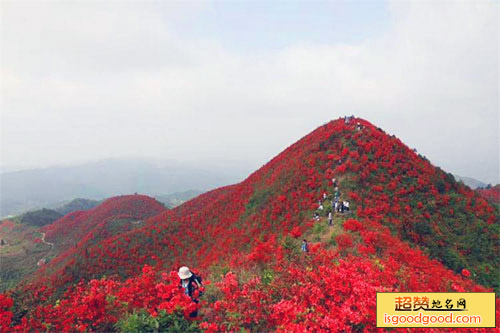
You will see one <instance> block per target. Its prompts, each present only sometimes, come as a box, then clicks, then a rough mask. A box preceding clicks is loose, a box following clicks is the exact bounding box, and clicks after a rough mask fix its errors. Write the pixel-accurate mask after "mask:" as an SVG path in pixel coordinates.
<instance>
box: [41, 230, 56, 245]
mask: <svg viewBox="0 0 500 333" xmlns="http://www.w3.org/2000/svg"><path fill="white" fill-rule="evenodd" d="M42 243H44V244H47V245H50V247H51V248H52V247H54V243H51V242H46V241H45V232H42Z"/></svg>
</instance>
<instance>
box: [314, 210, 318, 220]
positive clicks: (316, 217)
mask: <svg viewBox="0 0 500 333" xmlns="http://www.w3.org/2000/svg"><path fill="white" fill-rule="evenodd" d="M314 220H315V221H319V214H318V212H314Z"/></svg>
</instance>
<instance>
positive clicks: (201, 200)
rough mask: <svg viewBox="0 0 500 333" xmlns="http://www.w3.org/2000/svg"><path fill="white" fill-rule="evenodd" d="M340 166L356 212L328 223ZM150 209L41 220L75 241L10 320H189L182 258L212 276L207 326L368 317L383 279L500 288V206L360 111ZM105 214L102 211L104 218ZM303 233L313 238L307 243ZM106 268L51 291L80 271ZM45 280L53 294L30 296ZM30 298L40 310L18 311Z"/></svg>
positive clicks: (300, 324) (276, 326) (28, 288)
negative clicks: (127, 217)
mask: <svg viewBox="0 0 500 333" xmlns="http://www.w3.org/2000/svg"><path fill="white" fill-rule="evenodd" d="M356 123H359V125H356ZM333 178H335V182H336V183H337V185H338V187H339V188H338V192H340V194H339V196H340V198H341V200H348V201H349V202H350V212H349V213H336V214H335V215H334V226H332V227H329V226H327V225H326V220H325V216H326V214H327V212H328V210H329V209H330V207H331V199H332V197H333V193H334V192H335V189H334V184H333V182H332V180H333ZM324 193H325V194H326V199H323V194H324ZM134 200H135V198H133V199H132V198H131V201H130V202H128V203H127V204H129V205H132V204H133V203H134ZM318 201H319V202H318ZM114 204H115V203H114V202H113V201H110V202H108V203H106V202H105V203H104V204H103V205H102V206H106V207H109V208H108V209H112V208H111V207H113V205H114ZM320 204H321V205H322V206H323V210H320V211H318V213H319V214H320V218H319V220H315V219H313V218H312V217H313V213H314V212H315V211H316V210H317V208H318V206H319V205H320ZM99 207H101V206H99ZM99 207H97V208H96V209H99ZM158 213H159V214H158ZM150 215H151V217H150V218H147V219H145V220H144V221H143V222H142V223H143V225H141V226H139V227H137V228H133V229H127V228H125V229H124V230H123V232H114V233H109V235H110V236H109V237H101V235H102V232H93V231H92V230H90V229H88V228H86V227H85V226H83V227H82V228H78V231H72V230H70V231H67V229H66V228H63V227H62V225H65V226H67V225H70V226H78V223H74V222H72V220H81V217H80V216H72V215H71V214H70V215H68V216H66V217H64V218H63V220H65V222H64V223H62V222H60V221H61V220H59V221H57V222H56V223H54V224H53V225H50V226H47V227H45V228H46V229H45V230H46V232H47V239H48V240H49V241H51V242H54V244H55V246H56V247H57V246H62V247H66V248H67V249H68V250H67V251H66V252H65V253H64V254H63V255H62V256H60V257H57V258H55V259H54V260H53V261H52V262H50V263H48V264H47V265H46V266H44V267H43V268H42V269H41V270H39V271H37V274H36V275H35V277H34V279H33V280H30V281H26V284H25V285H23V286H22V288H21V287H20V288H19V289H18V291H15V292H14V293H13V295H14V299H15V301H16V302H15V305H14V312H13V313H14V323H15V324H19V325H21V326H22V325H30V326H31V327H38V326H37V325H40V323H41V322H45V323H47V322H50V323H51V325H52V326H51V327H52V328H53V329H54V330H65V329H66V330H70V329H75V328H78V327H85V328H87V329H92V330H109V329H114V328H116V326H114V325H115V324H114V323H116V322H117V321H118V320H119V319H120V322H121V323H122V324H123V323H124V322H123V321H124V320H125V321H127V320H132V319H130V318H132V317H131V316H133V313H134V311H141V309H142V310H143V311H146V312H144V316H145V318H146V317H147V316H151V315H153V316H156V315H158V313H159V312H161V310H164V311H165V312H162V315H161V316H162V318H163V316H167V317H168V316H174V317H175V318H177V319H176V320H180V321H182V322H183V320H184V319H182V318H183V316H182V312H181V313H180V314H178V315H177V314H176V313H177V312H176V310H175V305H176V304H179V305H180V306H181V309H184V310H185V311H184V314H186V313H189V310H190V309H189V307H190V306H192V304H186V303H182V299H183V298H182V297H180V298H179V296H178V295H177V293H176V287H175V283H176V282H175V274H173V277H174V278H173V280H172V279H171V277H169V274H165V272H169V271H172V270H176V269H177V268H178V267H179V266H180V265H188V266H189V267H193V268H195V269H196V270H198V271H200V272H201V273H202V274H203V276H205V279H206V280H211V281H212V284H210V285H208V286H207V290H206V295H205V298H204V300H205V302H204V303H202V304H201V311H202V312H201V313H202V314H203V315H202V317H201V321H202V322H201V323H200V324H199V327H202V328H204V329H207V330H238V329H240V328H241V329H248V330H251V331H269V330H282V331H304V330H327V329H329V330H332V329H333V330H345V331H362V330H367V331H371V330H374V328H375V327H374V326H375V323H374V315H375V291H416V290H418V291H485V290H487V288H493V289H495V290H497V291H498V288H499V286H498V279H497V278H496V277H497V276H498V273H499V271H498V268H499V263H498V257H499V249H498V235H499V233H498V231H499V230H498V216H499V215H498V207H494V206H492V205H491V204H489V203H488V202H487V201H486V200H485V199H483V198H482V197H480V196H479V195H478V194H477V193H475V192H474V191H472V190H470V189H469V188H468V187H466V186H464V185H462V184H460V183H457V182H456V181H455V179H454V178H453V176H452V175H451V174H447V173H446V172H444V171H442V170H440V169H438V168H435V167H434V166H433V165H432V164H431V163H430V162H429V161H428V160H426V159H425V158H424V157H422V156H419V155H417V154H415V153H414V152H413V151H412V150H410V149H409V148H408V147H406V146H405V145H404V144H403V143H402V142H401V141H400V140H398V139H397V138H395V137H394V136H390V135H388V134H386V133H385V132H383V130H381V129H379V128H377V127H375V126H374V125H372V124H370V123H369V122H367V121H365V120H362V119H354V120H353V121H351V122H350V123H348V124H347V123H345V122H344V120H343V119H339V120H336V121H332V122H330V123H328V124H325V125H323V126H321V127H319V128H318V129H316V130H315V131H313V132H312V133H310V134H309V135H307V136H305V137H303V138H302V139H301V140H299V141H298V142H296V143H295V144H293V145H291V146H290V147H289V148H287V149H286V150H285V151H283V152H282V153H281V154H279V155H278V156H276V157H275V158H274V159H272V160H271V161H270V162H269V163H267V164H266V165H265V166H263V167H262V168H261V169H259V170H257V171H256V172H254V173H253V174H251V175H250V176H249V177H248V178H247V179H246V180H244V181H243V182H241V183H239V184H235V185H231V186H227V187H223V188H219V189H216V190H213V191H210V192H207V193H204V194H202V195H200V196H198V197H196V198H195V199H192V200H190V201H188V202H187V203H185V204H183V205H181V206H179V207H177V208H175V209H173V210H170V211H163V212H157V215H155V216H152V215H153V214H150ZM107 216H108V215H107V214H102V215H99V216H96V217H95V218H94V219H93V221H94V223H99V224H98V225H99V228H101V229H100V230H107V228H108V224H107V222H106V219H107ZM99 221H101V222H99ZM120 223H121V222H120ZM142 223H141V224H142ZM125 224H127V222H125ZM123 225H124V224H123V223H122V224H120V228H122V227H123ZM104 234H106V232H104ZM60 235H64V237H61V236H60ZM300 238H307V239H308V240H309V241H310V242H311V245H310V247H311V249H310V253H309V254H307V255H304V254H302V253H301V252H300V251H299V246H300V241H299V239H300ZM77 240H78V241H77ZM160 273H164V274H163V275H162V277H161V278H160V275H161V274H160ZM103 276H107V277H109V278H106V279H101V280H94V281H92V282H90V283H89V284H80V285H79V286H78V288H76V289H75V288H72V289H70V290H68V293H67V294H66V296H64V300H63V301H62V302H61V303H58V304H59V305H57V306H54V305H53V304H54V303H53V302H55V299H56V298H58V297H61V295H62V291H64V290H66V288H67V287H69V286H70V285H71V284H73V283H75V282H77V281H80V280H81V279H83V280H90V279H95V278H97V279H99V278H101V277H103ZM162 281H163V282H162ZM46 286H48V287H49V288H48V289H44V288H45V287H46ZM165 288H166V289H165ZM169 288H170V289H169ZM41 290H45V291H44V295H45V296H44V297H47V302H46V303H40V301H39V300H38V298H37V297H35V296H33V297H30V296H29V295H39V292H40V291H41ZM161 290H163V291H165V290H168V292H167V293H165V294H162V291H161ZM21 291H22V294H23V295H24V296H23V297H21V296H20V295H21ZM132 294H134V295H135V297H136V298H137V299H138V300H137V301H134V300H133V299H132V298H131V295H132ZM107 295H112V296H111V298H109V297H108V296H107ZM162 295H163V296H162ZM176 295H177V296H176ZM360 299H362V300H364V301H363V302H360V301H359V300H360ZM84 300H85V301H84ZM89 300H92V302H93V303H92V304H94V305H93V306H92V313H91V314H88V315H87V314H86V315H84V314H83V313H86V312H85V311H87V312H88V311H89V306H90V305H89V303H88V301H89ZM120 302H121V303H120ZM82 303H83V304H85V309H86V310H84V308H82V306H84V305H81V306H80V307H78V306H76V305H77V304H82ZM120 304H122V305H120ZM123 304H128V306H125V307H124V306H123ZM111 308H114V309H115V310H114V311H115V312H112V311H111V310H109V309H111ZM33 309H34V310H33ZM23 311H28V312H29V314H28V315H26V316H24V318H31V319H30V320H32V321H31V322H25V323H24V324H23V323H22V322H21V321H20V320H21V317H22V315H21V313H23ZM63 311H66V312H63ZM62 313H66V317H65V318H66V319H65V320H61V319H59V317H60V316H61V314H62ZM170 313H171V314H172V315H167V314H170ZM331 313H336V314H340V315H336V316H335V317H333V316H330V315H328V314H331ZM89 316H90V317H89ZM176 316H178V317H176ZM497 317H498V313H497ZM68 318H69V319H68ZM127 318H128V319H127ZM168 318H170V317H168ZM82 325H84V326H82ZM21 326H20V327H21ZM39 327H42V326H39Z"/></svg>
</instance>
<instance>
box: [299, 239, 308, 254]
mask: <svg viewBox="0 0 500 333" xmlns="http://www.w3.org/2000/svg"><path fill="white" fill-rule="evenodd" d="M300 249H301V250H302V252H306V253H307V252H309V245H308V244H307V240H305V239H303V240H302V246H301V247H300Z"/></svg>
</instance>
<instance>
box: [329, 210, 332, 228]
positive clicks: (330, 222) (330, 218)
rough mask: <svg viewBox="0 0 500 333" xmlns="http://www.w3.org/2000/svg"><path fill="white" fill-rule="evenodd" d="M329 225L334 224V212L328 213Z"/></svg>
mask: <svg viewBox="0 0 500 333" xmlns="http://www.w3.org/2000/svg"><path fill="white" fill-rule="evenodd" d="M328 225H329V226H332V225H333V214H332V212H329V213H328Z"/></svg>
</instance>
